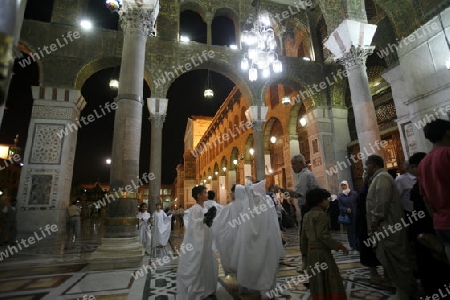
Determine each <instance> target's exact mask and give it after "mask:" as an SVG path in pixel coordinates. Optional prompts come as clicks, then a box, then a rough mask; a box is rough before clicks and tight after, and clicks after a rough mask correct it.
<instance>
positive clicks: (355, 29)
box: [324, 19, 377, 66]
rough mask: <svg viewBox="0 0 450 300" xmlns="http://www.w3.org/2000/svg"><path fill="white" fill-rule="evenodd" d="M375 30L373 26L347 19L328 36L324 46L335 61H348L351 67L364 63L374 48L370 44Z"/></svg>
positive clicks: (375, 27)
mask: <svg viewBox="0 0 450 300" xmlns="http://www.w3.org/2000/svg"><path fill="white" fill-rule="evenodd" d="M376 30H377V26H376V25H374V24H368V23H363V22H360V21H356V20H350V19H347V20H344V21H342V23H341V24H340V25H339V26H338V27H337V28H336V29H335V30H334V31H333V32H332V33H331V34H330V36H329V37H328V39H327V40H326V41H325V43H324V44H325V46H326V47H327V49H328V50H330V51H331V53H333V56H334V59H335V60H336V61H342V60H344V61H347V60H349V61H350V64H351V65H357V64H360V63H361V62H363V63H365V60H366V58H367V56H368V55H370V54H372V52H373V49H374V48H375V47H373V46H370V44H371V43H372V39H373V36H374V35H375V31H376ZM355 54H357V55H356V57H355ZM361 59H362V60H361ZM352 61H353V62H352ZM345 65H346V66H347V64H345Z"/></svg>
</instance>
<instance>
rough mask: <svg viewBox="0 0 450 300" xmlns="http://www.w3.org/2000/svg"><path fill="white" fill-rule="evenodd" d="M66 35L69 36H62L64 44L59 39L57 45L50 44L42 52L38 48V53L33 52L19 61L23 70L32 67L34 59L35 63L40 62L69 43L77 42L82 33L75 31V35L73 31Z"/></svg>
mask: <svg viewBox="0 0 450 300" xmlns="http://www.w3.org/2000/svg"><path fill="white" fill-rule="evenodd" d="M66 34H67V36H66V35H64V34H63V35H62V38H63V40H64V43H61V41H60V40H59V38H57V39H56V44H50V46H44V47H42V50H41V48H40V47H38V49H37V51H36V52H31V53H30V55H29V56H28V57H27V58H24V59H22V61H19V65H20V66H21V67H22V68H25V67H26V66H29V65H31V60H32V59H33V61H37V60H40V59H42V58H43V57H44V56H45V55H48V54H51V53H52V52H55V51H56V50H58V49H61V48H62V47H64V46H66V45H67V44H69V42H73V41H74V40H77V39H79V38H80V33H79V32H78V31H75V32H73V33H72V31H69V32H68V33H66ZM66 37H67V39H69V41H67V39H66ZM49 50H50V52H49ZM43 51H44V52H45V54H44V53H43ZM39 54H40V55H39Z"/></svg>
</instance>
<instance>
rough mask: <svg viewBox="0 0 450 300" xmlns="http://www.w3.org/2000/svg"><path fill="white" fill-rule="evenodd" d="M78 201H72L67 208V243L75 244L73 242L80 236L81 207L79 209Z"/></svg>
mask: <svg viewBox="0 0 450 300" xmlns="http://www.w3.org/2000/svg"><path fill="white" fill-rule="evenodd" d="M79 203H80V199H79V198H77V199H75V200H73V202H72V205H70V206H69V207H68V208H67V214H68V216H69V241H71V242H72V243H75V240H76V239H77V238H78V237H79V236H80V226H81V220H80V214H81V207H79V206H78V205H79Z"/></svg>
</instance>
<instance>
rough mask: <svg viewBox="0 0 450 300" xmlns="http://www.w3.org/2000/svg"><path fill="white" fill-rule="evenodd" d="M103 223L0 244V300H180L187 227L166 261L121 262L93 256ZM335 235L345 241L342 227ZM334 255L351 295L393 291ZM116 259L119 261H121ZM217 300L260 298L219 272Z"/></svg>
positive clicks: (284, 267)
mask: <svg viewBox="0 0 450 300" xmlns="http://www.w3.org/2000/svg"><path fill="white" fill-rule="evenodd" d="M101 223H102V222H101V220H91V219H85V220H83V221H82V235H81V238H80V239H79V240H78V241H76V243H74V244H67V243H66V241H65V239H63V238H61V239H43V240H41V241H39V242H36V243H35V244H33V245H30V246H29V247H27V248H23V249H22V250H20V251H18V252H17V253H15V252H11V251H10V250H11V249H9V248H8V247H7V246H4V245H3V246H0V254H1V253H2V252H3V253H6V252H7V251H10V252H9V253H10V254H9V256H8V257H5V256H2V257H1V260H0V300H2V299H15V300H18V299H20V300H22V299H23V300H25V299H29V300H32V299H33V300H34V299H36V300H37V299H44V300H54V299H68V300H72V299H73V300H75V299H80V300H81V299H83V300H84V299H86V300H87V299H89V300H92V299H117V300H120V299H133V300H134V299H136V300H137V299H156V300H165V299H176V296H175V295H176V269H177V263H178V259H177V256H176V255H175V254H176V251H177V250H178V249H179V246H180V244H181V242H182V239H183V230H181V229H179V228H176V229H175V230H174V231H172V235H171V239H170V246H168V247H167V249H166V251H167V252H168V254H167V256H166V258H167V260H166V259H164V260H163V259H162V258H163V257H164V255H165V254H164V253H160V252H157V253H155V255H154V256H155V257H152V258H150V257H149V256H145V257H142V259H141V260H140V261H139V263H136V261H134V262H127V259H126V254H125V253H118V258H117V260H116V259H112V260H111V261H103V262H101V263H100V262H98V263H97V262H95V261H93V260H92V258H90V255H91V254H92V253H93V252H94V251H95V250H96V249H97V247H98V246H99V245H100V244H101V242H102V236H103V235H104V230H103V229H104V228H103V226H102V225H101ZM284 234H285V237H286V240H287V242H288V244H287V246H286V257H285V258H284V259H283V260H282V261H280V268H279V271H278V277H277V278H278V283H280V284H285V283H286V281H287V280H289V279H290V278H291V277H292V276H298V275H299V273H297V271H296V269H297V266H298V265H299V263H300V254H299V250H298V249H299V247H298V236H297V229H295V228H293V229H289V230H288V231H287V232H285V233H284ZM333 236H334V237H335V238H336V239H338V240H340V241H342V242H344V243H346V235H345V234H344V232H343V231H341V232H335V233H333ZM19 237H20V236H19ZM170 252H172V253H173V254H171V253H170ZM11 253H13V254H12V255H11ZM169 254H170V255H169ZM334 256H335V259H336V262H337V263H338V266H339V268H340V270H341V275H342V277H343V279H344V286H345V287H346V290H347V295H348V298H349V299H374V300H376V299H387V298H388V297H389V296H390V295H392V293H393V291H392V289H391V288H390V287H389V286H386V285H375V284H373V283H371V282H370V280H369V275H368V271H367V269H366V268H364V267H363V266H361V265H360V264H359V256H358V253H357V252H355V253H352V254H350V255H348V256H343V255H342V254H340V253H334ZM157 257H159V258H160V260H157ZM118 260H121V263H117V261H118ZM94 266H95V267H94ZM99 266H100V267H99ZM380 272H382V270H380ZM309 298H310V297H309V291H308V289H307V288H306V287H305V286H304V285H303V284H299V285H290V286H286V290H284V291H283V293H282V295H281V296H280V297H279V298H278V299H309ZM217 299H219V300H228V299H242V300H253V299H260V298H259V295H256V294H248V295H240V294H239V292H238V289H237V286H236V281H235V278H234V277H233V276H225V275H224V273H223V271H222V270H220V271H219V284H218V289H217Z"/></svg>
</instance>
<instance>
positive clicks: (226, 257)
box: [211, 184, 248, 274]
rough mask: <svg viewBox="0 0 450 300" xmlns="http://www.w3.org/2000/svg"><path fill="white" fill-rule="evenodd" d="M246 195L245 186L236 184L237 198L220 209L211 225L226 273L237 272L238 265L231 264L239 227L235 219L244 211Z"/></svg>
mask: <svg viewBox="0 0 450 300" xmlns="http://www.w3.org/2000/svg"><path fill="white" fill-rule="evenodd" d="M244 196H245V187H244V186H243V185H240V184H238V185H236V199H235V200H234V201H233V202H231V203H229V204H227V205H226V206H225V207H224V208H223V209H221V210H220V212H219V213H218V214H217V216H216V218H215V219H214V222H213V225H212V227H211V229H212V231H213V238H214V241H215V244H216V246H217V250H219V253H220V262H221V264H222V267H223V269H224V271H225V274H230V273H235V272H236V267H234V268H233V267H232V266H231V257H232V255H233V248H234V244H235V241H236V237H237V232H238V228H239V226H238V225H237V224H236V221H235V220H237V219H238V218H239V216H240V215H239V213H240V212H241V211H242V206H243V202H244V201H245V200H244ZM246 201H248V199H247V200H246Z"/></svg>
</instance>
